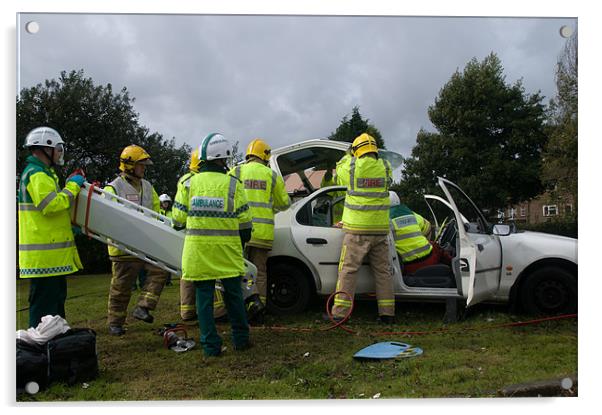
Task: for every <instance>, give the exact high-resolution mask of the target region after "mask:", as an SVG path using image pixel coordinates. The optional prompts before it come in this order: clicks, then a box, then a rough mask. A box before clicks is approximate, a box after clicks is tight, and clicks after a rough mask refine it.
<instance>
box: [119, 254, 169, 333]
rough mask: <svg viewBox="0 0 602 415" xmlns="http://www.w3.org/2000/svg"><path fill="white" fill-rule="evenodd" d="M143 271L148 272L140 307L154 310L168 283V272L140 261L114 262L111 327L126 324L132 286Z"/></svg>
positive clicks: (140, 297) (141, 293)
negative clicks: (166, 282)
mask: <svg viewBox="0 0 602 415" xmlns="http://www.w3.org/2000/svg"><path fill="white" fill-rule="evenodd" d="M142 269H145V270H146V274H147V276H146V280H145V281H144V287H142V290H141V291H140V295H139V296H138V305H139V306H140V307H144V308H147V309H149V310H154V309H155V308H156V307H157V303H158V302H159V296H160V295H161V291H163V286H164V285H165V281H167V275H168V273H167V271H163V270H162V269H161V268H158V267H155V266H153V265H150V264H147V263H146V262H143V261H139V260H128V261H113V260H112V271H113V278H112V279H111V288H110V289H109V313H108V323H109V326H122V325H123V323H125V318H126V315H127V308H128V304H129V302H130V297H131V296H132V284H134V281H136V278H138V274H139V273H140V271H142Z"/></svg>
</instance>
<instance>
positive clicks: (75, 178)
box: [67, 174, 86, 187]
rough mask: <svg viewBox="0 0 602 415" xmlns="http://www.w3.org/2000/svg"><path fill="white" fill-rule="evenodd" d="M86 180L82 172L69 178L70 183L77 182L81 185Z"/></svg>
mask: <svg viewBox="0 0 602 415" xmlns="http://www.w3.org/2000/svg"><path fill="white" fill-rule="evenodd" d="M85 181H86V179H85V178H84V176H82V175H81V174H76V175H74V176H71V177H69V178H68V179H67V183H69V182H75V183H77V185H78V186H80V187H81V186H82V185H83V184H84V182H85Z"/></svg>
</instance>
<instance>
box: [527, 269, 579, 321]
mask: <svg viewBox="0 0 602 415" xmlns="http://www.w3.org/2000/svg"><path fill="white" fill-rule="evenodd" d="M521 304H522V306H523V309H524V310H525V311H526V312H527V313H529V314H545V315H554V314H568V313H575V312H577V279H576V278H575V276H573V275H572V274H571V273H570V272H568V271H566V270H564V269H562V268H555V267H545V268H541V269H538V270H536V271H535V272H533V273H532V274H530V275H529V276H528V277H527V280H526V281H525V282H524V284H523V286H522V290H521Z"/></svg>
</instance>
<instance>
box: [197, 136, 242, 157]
mask: <svg viewBox="0 0 602 415" xmlns="http://www.w3.org/2000/svg"><path fill="white" fill-rule="evenodd" d="M233 155H234V149H233V148H232V143H231V142H230V140H228V139H227V138H226V137H224V136H223V135H221V134H220V133H211V134H209V135H208V136H207V137H205V138H204V139H203V141H202V142H201V145H200V146H199V158H200V159H201V160H202V161H210V160H219V159H229V158H231V157H232V156H233Z"/></svg>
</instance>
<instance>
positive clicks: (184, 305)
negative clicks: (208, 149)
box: [171, 147, 228, 322]
mask: <svg viewBox="0 0 602 415" xmlns="http://www.w3.org/2000/svg"><path fill="white" fill-rule="evenodd" d="M201 164H202V163H201V160H200V159H199V148H198V147H196V148H195V149H194V150H192V152H191V153H190V162H189V164H188V170H189V171H188V172H187V173H186V174H184V175H183V176H182V177H180V179H179V180H178V185H177V191H176V196H175V198H174V204H173V209H172V216H171V219H172V224H173V227H174V228H175V229H177V230H181V229H182V228H185V227H186V219H187V217H188V207H187V203H188V196H189V189H190V178H191V177H192V176H194V175H195V174H198V172H199V168H200V167H201ZM180 317H181V318H182V320H183V321H185V322H191V321H195V320H196V319H197V314H196V288H195V287H194V282H193V281H186V280H185V279H183V278H180ZM213 317H214V318H215V319H216V320H217V321H225V320H227V317H228V316H227V314H226V306H225V304H224V296H223V295H222V292H221V291H220V290H219V289H217V288H216V289H215V291H214V301H213Z"/></svg>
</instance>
